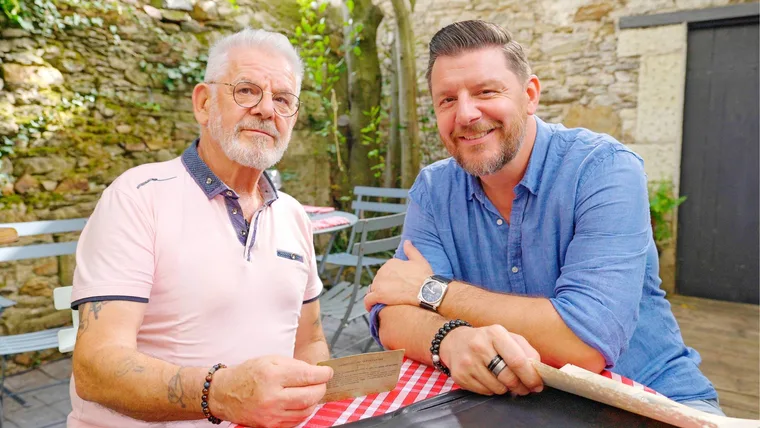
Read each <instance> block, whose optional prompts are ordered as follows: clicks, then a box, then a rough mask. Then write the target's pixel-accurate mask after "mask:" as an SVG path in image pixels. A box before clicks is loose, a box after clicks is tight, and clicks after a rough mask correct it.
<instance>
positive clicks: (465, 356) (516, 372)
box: [439, 325, 543, 395]
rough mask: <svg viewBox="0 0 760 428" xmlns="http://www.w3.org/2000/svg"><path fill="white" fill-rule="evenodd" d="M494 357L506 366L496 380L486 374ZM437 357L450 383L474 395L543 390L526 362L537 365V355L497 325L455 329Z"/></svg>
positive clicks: (519, 338) (516, 336)
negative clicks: (502, 360) (532, 362)
mask: <svg viewBox="0 0 760 428" xmlns="http://www.w3.org/2000/svg"><path fill="white" fill-rule="evenodd" d="M496 354H498V355H500V356H501V358H502V359H504V362H505V363H507V368H505V369H504V370H502V372H501V373H499V377H498V379H497V378H496V377H495V376H494V375H493V373H491V372H490V371H489V370H488V364H489V363H490V362H491V360H492V359H493V358H494V357H495V356H496ZM439 355H440V357H441V361H442V362H443V364H445V365H446V367H448V368H449V370H450V371H451V377H452V378H453V379H454V382H456V384H457V385H459V386H461V387H462V388H464V389H467V390H469V391H472V392H477V393H478V394H484V395H492V394H499V395H501V394H504V393H506V392H507V391H512V392H513V393H515V394H518V395H527V394H529V393H530V392H531V391H533V392H541V390H542V389H543V381H542V379H541V376H539V374H538V372H537V371H536V369H535V368H534V367H533V364H531V362H530V361H529V359H534V360H538V361H540V360H541V358H540V357H539V355H538V352H537V351H536V350H535V349H533V347H532V346H530V344H529V343H528V341H527V340H525V338H524V337H522V336H520V335H518V334H514V333H510V332H508V331H507V329H505V328H504V327H502V326H500V325H491V326H488V327H480V328H473V327H459V328H456V329H454V330H452V331H451V332H449V334H447V335H446V337H444V338H443V340H442V341H441V347H440V351H439Z"/></svg>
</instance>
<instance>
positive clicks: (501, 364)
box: [491, 358, 507, 378]
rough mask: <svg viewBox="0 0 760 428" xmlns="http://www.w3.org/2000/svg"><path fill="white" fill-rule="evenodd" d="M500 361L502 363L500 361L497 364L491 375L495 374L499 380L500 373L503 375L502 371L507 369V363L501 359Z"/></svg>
mask: <svg viewBox="0 0 760 428" xmlns="http://www.w3.org/2000/svg"><path fill="white" fill-rule="evenodd" d="M500 360H501V361H499V362H498V363H497V364H496V366H495V367H494V368H493V369H491V373H493V375H494V376H496V377H497V378H498V377H499V373H501V372H502V370H504V369H506V368H507V363H506V362H504V360H502V359H501V358H500Z"/></svg>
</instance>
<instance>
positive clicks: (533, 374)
mask: <svg viewBox="0 0 760 428" xmlns="http://www.w3.org/2000/svg"><path fill="white" fill-rule="evenodd" d="M504 332H506V330H504ZM493 344H494V348H496V352H498V353H499V355H501V357H502V358H503V359H504V362H505V363H507V367H509V369H510V370H511V371H512V373H514V374H515V375H516V376H517V377H518V378H519V379H520V382H521V383H522V384H523V385H525V386H526V387H528V389H530V390H531V391H533V392H540V391H541V390H542V389H543V385H544V382H543V380H542V379H541V376H539V374H538V372H537V371H536V369H535V368H534V367H533V364H531V362H530V360H528V357H527V355H526V354H525V351H524V350H523V349H522V347H521V346H520V345H519V344H518V343H517V341H515V339H513V338H512V336H511V335H509V334H503V335H502V334H499V335H498V336H497V337H495V338H494V341H493Z"/></svg>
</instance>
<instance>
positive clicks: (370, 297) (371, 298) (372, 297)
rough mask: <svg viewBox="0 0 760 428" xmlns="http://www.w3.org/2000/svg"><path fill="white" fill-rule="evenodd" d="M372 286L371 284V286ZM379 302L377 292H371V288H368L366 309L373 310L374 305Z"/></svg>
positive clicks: (365, 297)
mask: <svg viewBox="0 0 760 428" xmlns="http://www.w3.org/2000/svg"><path fill="white" fill-rule="evenodd" d="M371 287H372V286H371V285H370V288H371ZM377 303H378V301H377V293H371V292H369V290H367V294H366V295H365V296H364V309H366V310H367V312H369V311H371V310H372V307H373V306H375V305H376V304H377Z"/></svg>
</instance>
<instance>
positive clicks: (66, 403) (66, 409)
mask: <svg viewBox="0 0 760 428" xmlns="http://www.w3.org/2000/svg"><path fill="white" fill-rule="evenodd" d="M51 407H53V408H54V409H56V410H58V411H59V412H61V413H63V414H64V415H66V416H68V415H69V413H71V399H70V398H69V399H67V400H61V401H59V402H57V403H53V404H52V406H51Z"/></svg>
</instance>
